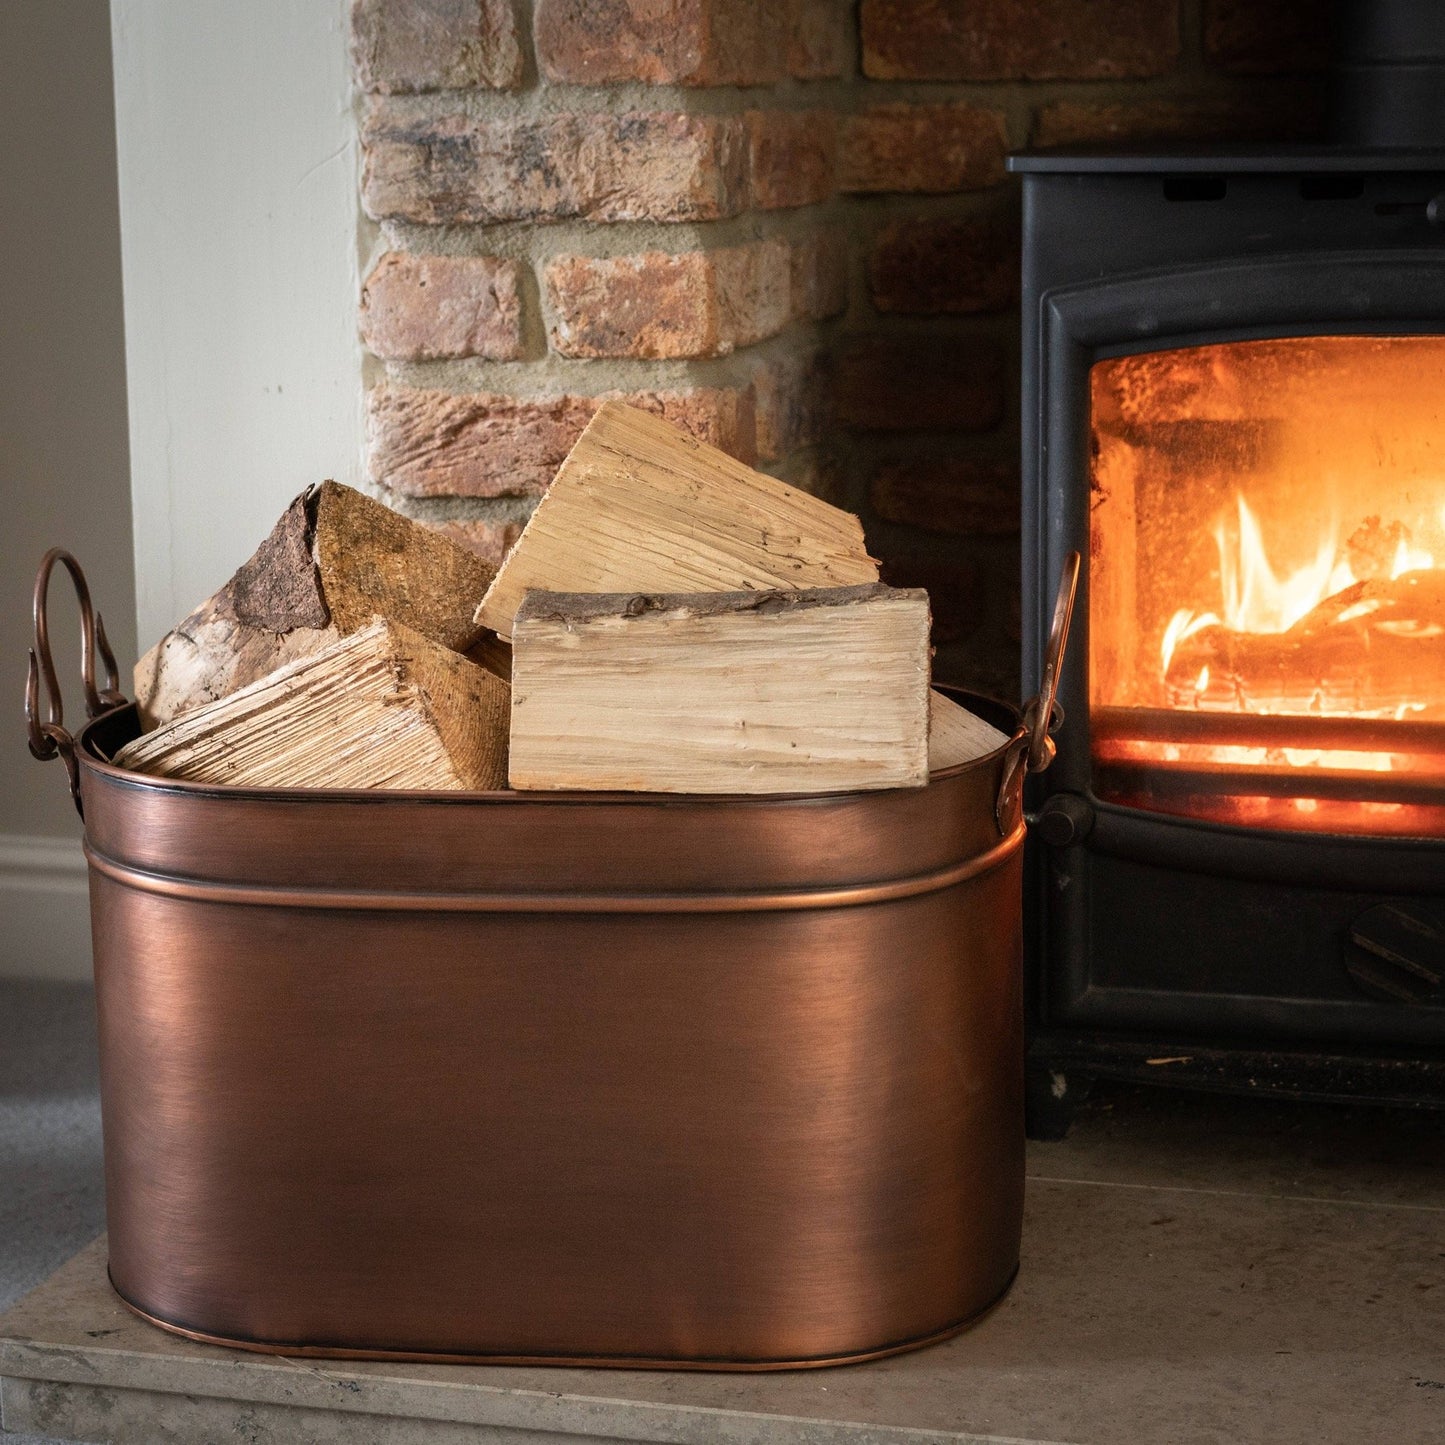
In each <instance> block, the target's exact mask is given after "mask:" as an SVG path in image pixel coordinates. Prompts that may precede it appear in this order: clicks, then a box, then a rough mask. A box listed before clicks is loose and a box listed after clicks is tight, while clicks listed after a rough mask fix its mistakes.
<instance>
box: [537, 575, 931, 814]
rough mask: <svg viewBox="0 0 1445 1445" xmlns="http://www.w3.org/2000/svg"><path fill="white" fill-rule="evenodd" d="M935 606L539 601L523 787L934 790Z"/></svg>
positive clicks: (862, 598)
mask: <svg viewBox="0 0 1445 1445" xmlns="http://www.w3.org/2000/svg"><path fill="white" fill-rule="evenodd" d="M928 624H929V614H928V594H927V593H926V592H924V591H922V590H921V589H911V590H896V589H894V588H890V587H885V586H883V585H882V584H880V583H873V584H872V585H869V586H860V587H839V588H823V589H805V590H800V591H776V590H775V591H756V592H731V593H704V594H683V595H669V596H657V595H639V594H635V593H623V594H608V595H602V596H597V595H576V594H562V593H554V592H531V593H528V595H527V597H526V600H525V601H524V602H523V604H522V607H521V609H520V610H519V611H518V613H517V616H516V626H515V630H514V632H513V636H512V740H511V756H510V779H511V783H512V786H513V787H514V788H528V789H558V788H569V789H570V788H580V789H602V790H614V789H615V790H619V791H628V792H658V793H824V792H835V791H842V790H849V789H854V788H888V787H917V786H919V785H921V784H923V783H925V782H927V780H928V672H929V652H928Z"/></svg>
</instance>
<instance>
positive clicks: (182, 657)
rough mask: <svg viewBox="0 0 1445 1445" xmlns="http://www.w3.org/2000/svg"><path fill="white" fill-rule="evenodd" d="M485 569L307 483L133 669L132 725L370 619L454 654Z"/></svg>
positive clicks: (342, 495)
mask: <svg viewBox="0 0 1445 1445" xmlns="http://www.w3.org/2000/svg"><path fill="white" fill-rule="evenodd" d="M494 575H495V569H494V568H492V566H491V565H490V564H489V563H487V562H485V561H483V560H482V559H481V558H480V557H478V556H476V555H475V554H474V553H472V552H469V551H467V550H466V548H464V547H459V546H458V545H457V544H456V543H455V542H453V541H451V540H450V539H449V538H447V537H443V536H441V535H440V534H439V533H437V532H435V531H433V530H432V529H431V528H429V527H424V526H422V525H421V524H420V523H417V522H413V521H410V520H409V519H408V518H406V517H403V516H401V515H400V514H399V513H397V512H394V511H392V510H391V508H389V507H385V506H383V505H382V504H381V503H380V502H375V501H372V499H371V498H370V497H366V496H363V495H362V494H361V493H360V492H357V491H354V490H353V489H352V488H350V487H344V486H340V485H338V484H337V483H336V482H323V483H322V484H321V485H320V486H319V487H312V488H310V489H309V490H307V491H306V492H303V493H302V495H301V496H299V497H297V498H296V500H295V501H294V502H292V503H291V505H290V506H289V507H288V508H287V509H286V511H285V513H284V514H283V515H282V517H281V519H280V521H278V522H277V523H276V526H275V528H274V529H273V530H272V532H271V535H270V536H269V537H267V538H266V540H265V541H264V542H262V544H261V545H260V547H259V548H258V549H257V550H256V552H255V554H254V555H253V556H252V557H251V559H250V560H249V561H248V562H246V563H245V564H244V565H243V566H242V567H241V568H240V569H239V570H238V571H237V572H236V574H235V575H234V576H233V577H232V578H231V580H230V581H229V582H227V583H226V585H225V586H224V587H223V588H221V590H220V591H219V592H217V593H216V594H215V595H214V596H212V597H210V598H208V599H207V600H206V601H205V602H203V603H202V604H201V605H200V606H199V607H198V608H196V610H195V611H194V612H192V613H191V615H190V616H189V617H187V618H186V619H185V621H183V622H182V623H181V624H180V625H179V626H178V627H176V628H175V629H174V630H173V631H171V632H168V633H167V634H166V635H165V636H164V637H163V638H162V639H161V640H160V642H158V643H157V644H156V646H155V647H153V648H152V649H151V650H150V651H149V652H148V653H147V654H146V655H145V656H144V657H143V658H141V660H140V662H139V663H137V664H136V669H135V693H136V700H137V702H138V703H139V705H140V715H141V723H142V726H143V727H146V728H152V727H156V726H158V725H159V724H161V723H164V722H167V721H169V720H170V719H171V718H173V717H176V716H177V715H179V714H180V713H183V712H185V711H186V710H188V709H190V708H194V707H198V706H201V705H203V704H205V703H209V702H214V701H216V700H217V699H218V698H222V697H225V696H227V695H228V694H230V693H232V692H234V691H235V690H236V689H237V688H240V687H244V686H246V685H247V684H248V683H251V682H254V681H256V680H257V679H258V678H261V677H264V676H265V675H266V674H267V673H269V672H271V671H273V670H274V669H275V668H277V667H280V666H282V665H284V664H286V663H288V662H293V661H295V660H296V659H298V658H301V657H306V656H309V655H311V654H312V653H315V652H319V651H320V650H321V649H323V648H325V647H328V646H329V645H330V644H332V643H333V642H335V641H336V640H337V639H338V638H340V637H344V636H346V635H347V634H349V633H352V632H355V631H356V630H357V629H358V628H361V627H365V626H367V625H368V624H369V623H370V621H371V619H372V617H373V616H376V615H380V616H383V617H388V618H391V619H392V620H394V621H396V622H399V623H401V624H402V625H404V626H406V627H410V628H412V629H414V630H415V631H417V632H419V633H421V634H422V636H424V637H428V638H430V639H431V640H432V641H434V642H437V643H439V644H441V645H442V646H443V647H449V648H453V649H455V650H457V651H465V650H466V649H467V648H469V647H472V646H474V645H475V644H476V643H477V642H478V640H479V638H480V637H481V629H480V628H479V627H478V626H477V624H476V622H475V621H474V620H473V617H474V614H475V611H476V607H477V603H478V601H479V600H480V599H481V597H482V595H483V593H484V592H485V591H486V589H487V587H488V585H489V584H490V582H491V581H492V578H493V577H494Z"/></svg>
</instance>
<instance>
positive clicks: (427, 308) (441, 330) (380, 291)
mask: <svg viewBox="0 0 1445 1445" xmlns="http://www.w3.org/2000/svg"><path fill="white" fill-rule="evenodd" d="M520 274H521V267H520V266H518V264H517V263H516V262H515V261H504V260H502V259H500V258H499V257H496V256H410V255H407V254H406V253H405V252H402V251H388V252H387V254H386V255H385V256H383V257H382V258H381V260H380V261H378V262H377V263H376V265H375V266H374V267H373V268H372V272H371V274H370V275H369V276H368V277H367V278H366V282H365V285H363V287H362V290H361V339H362V340H363V341H364V342H365V343H366V347H367V350H369V351H370V352H371V353H372V355H373V356H380V357H383V358H384V359H386V360H388V361H431V360H435V359H437V358H442V357H455V356H484V357H487V358H488V359H489V360H492V361H514V360H516V358H517V357H519V356H520V355H521V354H522V301H521V295H520V291H519V278H520Z"/></svg>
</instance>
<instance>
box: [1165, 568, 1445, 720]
mask: <svg viewBox="0 0 1445 1445" xmlns="http://www.w3.org/2000/svg"><path fill="white" fill-rule="evenodd" d="M1205 668H1208V670H1209V671H1208V679H1207V682H1206V685H1205V686H1204V687H1203V688H1200V687H1199V686H1198V682H1199V679H1200V678H1201V677H1202V676H1203V675H1204V669H1205ZM1166 682H1167V684H1168V689H1169V699H1170V702H1171V703H1173V704H1174V705H1175V706H1180V705H1185V706H1198V707H1202V708H1229V709H1238V710H1241V711H1245V712H1250V711H1258V712H1304V713H1311V712H1325V713H1330V712H1339V713H1358V714H1361V715H1369V714H1388V713H1392V712H1394V711H1395V710H1396V709H1398V708H1399V707H1400V706H1401V704H1403V703H1423V704H1425V705H1426V706H1427V707H1428V708H1429V709H1430V715H1432V716H1433V715H1438V714H1441V713H1445V570H1442V569H1440V568H1434V569H1423V570H1421V571H1418V572H1406V573H1404V574H1402V575H1401V576H1399V577H1396V578H1394V579H1393V580H1391V579H1386V578H1372V579H1369V580H1366V581H1364V582H1356V583H1354V584H1353V585H1352V586H1349V587H1346V588H1343V589H1342V590H1341V591H1339V592H1336V593H1335V594H1334V595H1333V596H1330V597H1327V598H1325V600H1324V601H1323V602H1321V603H1320V604H1319V606H1318V607H1316V608H1315V609H1314V610H1313V611H1311V612H1309V613H1307V614H1306V615H1305V616H1304V617H1302V618H1301V619H1300V620H1299V621H1298V622H1297V623H1295V625H1294V626H1293V627H1291V628H1290V629H1289V630H1288V631H1287V632H1279V633H1261V632H1236V631H1234V630H1232V629H1231V628H1228V627H1225V626H1223V625H1219V626H1214V627H1205V628H1202V629H1201V630H1200V631H1198V632H1196V633H1194V634H1193V635H1192V636H1190V637H1186V638H1185V639H1184V640H1183V641H1182V642H1181V643H1180V644H1179V646H1178V647H1177V648H1176V649H1175V652H1174V656H1173V658H1172V659H1171V661H1170V664H1169V673H1168V677H1167V679H1166Z"/></svg>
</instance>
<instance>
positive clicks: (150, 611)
mask: <svg viewBox="0 0 1445 1445" xmlns="http://www.w3.org/2000/svg"><path fill="white" fill-rule="evenodd" d="M347 8H348V7H347V0H245V3H244V4H237V3H236V0H111V22H112V40H113V49H114V60H115V107H116V135H117V147H118V151H119V167H120V172H119V173H120V217H121V238H122V256H123V264H124V275H125V330H126V372H127V377H128V381H129V390H130V458H131V492H132V498H133V508H134V524H135V568H136V594H137V596H136V603H137V619H138V630H139V642H140V646H141V648H142V650H144V649H145V648H147V647H149V646H150V645H151V644H152V643H153V642H154V641H155V640H156V639H157V638H158V637H159V636H160V635H161V634H162V633H163V632H165V631H166V630H167V629H168V628H169V627H171V626H172V625H173V624H174V623H175V622H176V621H178V620H179V619H180V618H181V617H182V616H183V615H184V614H185V613H186V612H188V611H189V610H190V609H191V608H192V607H194V606H195V605H196V603H198V602H199V601H201V600H202V599H203V598H204V597H206V596H208V595H209V594H210V593H211V592H213V591H214V590H215V589H216V588H217V587H218V586H220V585H221V584H222V583H223V582H224V581H225V580H226V578H227V577H228V576H229V575H230V574H231V572H232V571H233V570H234V569H235V567H236V566H237V565H238V564H239V563H240V562H242V561H244V560H245V558H246V557H247V556H248V555H249V554H250V553H251V551H252V550H253V549H254V548H255V546H256V544H257V543H258V542H259V541H260V540H261V538H262V537H263V536H265V534H266V533H267V532H268V531H269V530H270V527H271V525H272V523H273V522H274V521H275V519H276V517H277V516H278V515H279V514H280V512H281V510H282V508H283V507H284V506H285V504H286V502H287V501H289V500H290V498H291V497H293V496H294V495H295V494H296V493H297V492H299V491H301V490H302V488H304V487H306V486H307V485H309V484H310V483H312V482H318V481H321V480H323V479H324V478H326V477H333V478H335V479H336V480H338V481H344V482H351V483H353V484H355V483H356V482H357V481H358V480H359V478H360V475H361V467H362V428H363V420H362V389H361V374H362V370H361V368H362V357H361V346H360V343H359V341H358V340H357V335H356V300H357V293H358V289H359V277H358V269H359V264H360V263H359V241H358V233H359V226H360V212H359V207H358V202H357V139H356V123H355V117H354V114H353V109H352V97H351V88H350V70H349V62H348V56H347V30H346V13H347Z"/></svg>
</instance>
